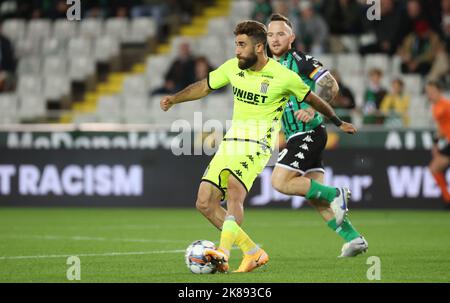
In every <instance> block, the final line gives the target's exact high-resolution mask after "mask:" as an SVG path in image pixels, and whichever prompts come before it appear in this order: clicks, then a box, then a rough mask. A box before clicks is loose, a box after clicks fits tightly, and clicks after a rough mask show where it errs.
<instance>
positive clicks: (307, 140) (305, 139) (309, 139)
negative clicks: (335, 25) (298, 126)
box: [302, 135, 314, 143]
mask: <svg viewBox="0 0 450 303" xmlns="http://www.w3.org/2000/svg"><path fill="white" fill-rule="evenodd" d="M302 141H306V142H310V143H311V142H314V140H313V139H312V138H311V136H309V135H308V136H306V137H305V138H303V140H302Z"/></svg>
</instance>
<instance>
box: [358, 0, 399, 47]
mask: <svg viewBox="0 0 450 303" xmlns="http://www.w3.org/2000/svg"><path fill="white" fill-rule="evenodd" d="M380 7H381V12H380V14H381V20H380V21H369V20H366V19H365V20H366V22H367V25H366V26H367V27H368V30H369V32H372V34H373V35H374V36H371V39H369V42H364V43H363V45H362V47H361V48H360V53H361V54H363V55H365V54H370V53H385V54H393V53H394V52H395V50H396V47H397V45H398V42H399V41H398V37H399V35H398V32H399V27H400V24H401V20H400V16H401V13H400V10H399V9H398V8H397V7H396V6H395V2H394V1H393V0H383V1H380Z"/></svg>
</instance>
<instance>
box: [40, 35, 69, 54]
mask: <svg viewBox="0 0 450 303" xmlns="http://www.w3.org/2000/svg"><path fill="white" fill-rule="evenodd" d="M66 44H67V42H66V40H65V39H61V38H55V37H49V38H46V39H44V41H43V42H42V49H41V54H42V55H43V56H44V57H46V56H61V55H65V54H66V52H67V49H66Z"/></svg>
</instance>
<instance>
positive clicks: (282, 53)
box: [267, 14, 368, 257]
mask: <svg viewBox="0 0 450 303" xmlns="http://www.w3.org/2000/svg"><path fill="white" fill-rule="evenodd" d="M269 20H270V21H269V24H268V33H267V37H268V44H269V48H270V51H271V53H272V55H273V57H274V58H275V59H276V60H277V61H278V62H279V63H281V64H282V65H284V66H285V67H287V68H288V69H290V70H292V71H294V72H296V73H297V74H298V75H299V76H300V77H301V78H302V80H303V81H304V82H305V83H306V84H307V85H308V86H309V87H310V88H311V90H312V91H316V92H317V94H318V95H319V96H320V97H322V99H324V100H325V101H327V102H328V103H331V101H332V100H333V99H334V97H335V96H336V95H337V93H338V91H339V87H338V84H337V82H336V80H335V79H334V78H333V76H332V75H331V74H330V73H329V71H327V70H326V69H325V68H324V67H323V66H322V64H321V63H320V62H319V61H318V60H316V59H315V58H313V57H312V56H309V55H305V54H303V53H302V52H299V51H296V50H295V49H293V48H291V45H292V43H293V42H294V40H295V34H294V33H293V31H292V26H291V23H290V21H289V20H288V19H287V18H286V17H284V16H283V15H281V14H273V15H272V16H271V18H270V19H269ZM282 125H283V131H284V134H285V137H286V141H287V143H286V148H285V149H283V150H282V151H281V153H280V156H279V158H278V162H277V164H276V166H275V169H274V171H273V174H272V185H273V186H274V188H275V189H277V190H278V191H280V192H282V193H285V194H288V195H299V196H304V197H306V198H307V199H308V200H309V202H310V204H311V205H312V206H313V207H315V208H316V209H317V211H318V212H319V213H320V215H321V216H322V217H323V219H324V220H325V221H326V222H327V225H328V226H329V227H330V228H331V229H332V230H333V231H335V232H336V233H337V234H339V235H340V236H341V237H342V238H343V239H344V241H345V244H344V246H343V247H342V250H341V255H340V257H353V256H356V255H358V254H360V253H362V252H365V251H366V250H367V248H368V243H367V241H366V240H365V239H364V237H362V236H361V235H360V234H359V233H358V232H357V231H356V229H355V228H354V227H353V226H352V224H351V223H350V220H349V219H348V218H347V217H346V215H345V213H344V218H342V209H341V208H340V207H339V205H336V204H335V203H333V202H332V201H333V198H334V195H335V194H336V189H335V188H334V187H328V186H325V185H323V180H324V173H325V170H324V167H323V161H322V152H323V150H324V149H325V145H326V142H327V132H326V128H325V125H323V118H322V116H321V115H320V114H319V113H318V112H316V111H315V110H314V109H313V108H311V107H310V106H309V105H308V104H306V103H304V102H303V103H298V102H297V100H296V97H295V96H291V97H290V100H289V102H288V105H287V106H286V107H285V110H284V112H283V118H282ZM344 191H345V192H347V193H348V194H349V195H350V191H349V190H348V189H347V188H344ZM317 192H321V193H322V195H318V194H317ZM327 195H330V196H329V197H328V196H327ZM330 202H331V203H330Z"/></svg>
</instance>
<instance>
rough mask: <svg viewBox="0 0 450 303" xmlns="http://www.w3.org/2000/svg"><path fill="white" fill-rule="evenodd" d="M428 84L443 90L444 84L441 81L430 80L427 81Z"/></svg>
mask: <svg viewBox="0 0 450 303" xmlns="http://www.w3.org/2000/svg"><path fill="white" fill-rule="evenodd" d="M427 86H433V87H435V88H437V89H438V90H439V91H442V89H443V85H442V83H441V82H440V81H435V80H430V81H428V82H427Z"/></svg>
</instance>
